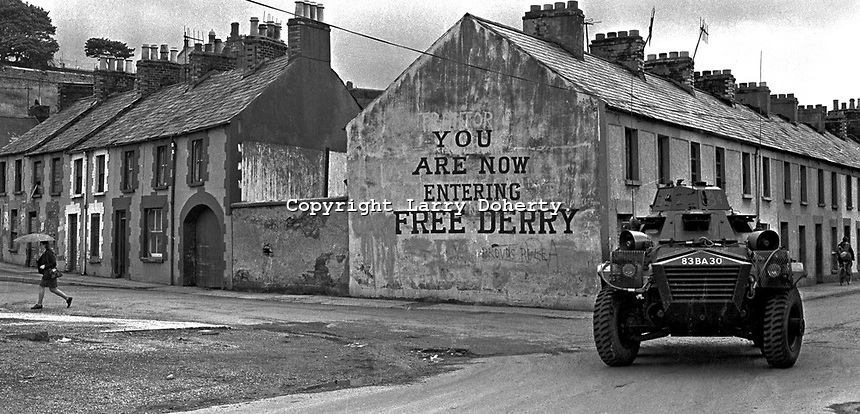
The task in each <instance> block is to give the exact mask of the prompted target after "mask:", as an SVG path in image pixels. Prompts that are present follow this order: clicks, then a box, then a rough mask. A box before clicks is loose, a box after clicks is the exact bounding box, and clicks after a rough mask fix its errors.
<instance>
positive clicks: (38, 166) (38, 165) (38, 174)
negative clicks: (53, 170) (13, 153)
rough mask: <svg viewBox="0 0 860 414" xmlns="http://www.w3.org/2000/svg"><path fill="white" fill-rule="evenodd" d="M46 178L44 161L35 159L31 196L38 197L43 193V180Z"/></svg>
mask: <svg viewBox="0 0 860 414" xmlns="http://www.w3.org/2000/svg"><path fill="white" fill-rule="evenodd" d="M44 179H45V172H44V169H43V167H42V161H33V184H32V190H30V197H38V196H41V195H42V181H44Z"/></svg>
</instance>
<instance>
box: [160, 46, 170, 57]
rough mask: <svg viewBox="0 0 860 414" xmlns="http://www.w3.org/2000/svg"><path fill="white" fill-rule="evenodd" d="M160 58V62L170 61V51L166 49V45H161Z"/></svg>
mask: <svg viewBox="0 0 860 414" xmlns="http://www.w3.org/2000/svg"><path fill="white" fill-rule="evenodd" d="M160 57H161V60H169V59H170V50H169V49H168V48H167V45H161V50H160Z"/></svg>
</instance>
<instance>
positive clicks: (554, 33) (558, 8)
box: [523, 1, 585, 60]
mask: <svg viewBox="0 0 860 414" xmlns="http://www.w3.org/2000/svg"><path fill="white" fill-rule="evenodd" d="M583 27H585V14H584V13H583V12H582V10H579V2H577V1H569V2H567V5H566V6H565V3H564V2H556V3H555V4H554V5H552V4H546V5H544V7H543V10H541V7H540V6H539V5H535V6H531V10H529V11H527V12H526V14H525V16H523V32H525V33H526V34H528V35H531V36H534V37H537V38H539V39H542V40H545V41H547V42H552V43H555V44H557V45H559V46H560V47H561V48H562V49H564V50H566V51H568V53H570V54H572V55H573V57H575V58H577V59H579V60H582V59H583V52H584V46H583V44H584V41H585V37H584V35H583Z"/></svg>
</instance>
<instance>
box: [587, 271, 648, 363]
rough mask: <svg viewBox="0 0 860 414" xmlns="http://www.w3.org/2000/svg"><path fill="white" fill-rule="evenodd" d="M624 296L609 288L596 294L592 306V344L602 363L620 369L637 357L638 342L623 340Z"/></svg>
mask: <svg viewBox="0 0 860 414" xmlns="http://www.w3.org/2000/svg"><path fill="white" fill-rule="evenodd" d="M625 302H626V300H625V295H624V293H623V292H619V291H616V290H614V289H612V288H609V287H604V288H603V289H601V290H600V293H598V294H597V301H596V302H595V304H594V321H593V322H594V344H595V345H596V346H597V354H598V355H600V359H601V360H603V363H605V364H606V365H609V366H610V367H622V366H627V365H630V364H632V363H633V360H635V359H636V356H637V355H639V342H638V341H633V340H629V339H627V338H625V335H624V332H623V322H624V319H625V314H626V310H625V306H624V305H625Z"/></svg>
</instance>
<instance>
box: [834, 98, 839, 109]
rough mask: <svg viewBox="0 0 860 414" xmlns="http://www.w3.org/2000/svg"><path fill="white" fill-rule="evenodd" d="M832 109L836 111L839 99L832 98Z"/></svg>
mask: <svg viewBox="0 0 860 414" xmlns="http://www.w3.org/2000/svg"><path fill="white" fill-rule="evenodd" d="M833 110H834V111H838V110H839V99H834V100H833Z"/></svg>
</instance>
